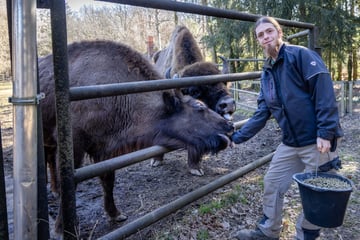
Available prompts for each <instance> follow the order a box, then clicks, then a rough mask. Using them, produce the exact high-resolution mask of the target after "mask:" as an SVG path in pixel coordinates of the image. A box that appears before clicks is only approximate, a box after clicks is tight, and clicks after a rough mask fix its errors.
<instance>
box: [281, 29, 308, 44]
mask: <svg viewBox="0 0 360 240" xmlns="http://www.w3.org/2000/svg"><path fill="white" fill-rule="evenodd" d="M309 34H310V31H309V30H304V31H301V32H298V33H295V34H292V35H290V36H287V37H286V39H287V40H288V41H289V40H291V39H293V38H298V37H304V36H309Z"/></svg>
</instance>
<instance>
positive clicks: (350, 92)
mask: <svg viewBox="0 0 360 240" xmlns="http://www.w3.org/2000/svg"><path fill="white" fill-rule="evenodd" d="M348 91H349V94H348V96H349V97H348V113H349V114H350V116H351V115H352V110H353V105H352V104H353V81H349V90H348Z"/></svg>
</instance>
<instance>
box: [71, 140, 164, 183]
mask: <svg viewBox="0 0 360 240" xmlns="http://www.w3.org/2000/svg"><path fill="white" fill-rule="evenodd" d="M169 151H170V150H168V149H166V148H164V147H161V146H152V147H149V148H144V149H142V150H139V151H136V152H132V153H128V154H124V155H121V156H119V157H116V158H112V159H108V160H105V161H102V162H98V163H94V164H91V165H88V166H85V167H82V168H78V169H76V170H75V173H74V179H75V182H76V183H78V182H81V181H84V180H86V179H90V178H93V177H96V176H99V175H101V174H104V173H106V172H108V171H110V170H116V169H120V168H123V167H127V166H130V165H132V164H135V163H138V162H141V161H143V160H146V159H149V158H151V157H154V156H157V155H159V154H163V153H167V152H169Z"/></svg>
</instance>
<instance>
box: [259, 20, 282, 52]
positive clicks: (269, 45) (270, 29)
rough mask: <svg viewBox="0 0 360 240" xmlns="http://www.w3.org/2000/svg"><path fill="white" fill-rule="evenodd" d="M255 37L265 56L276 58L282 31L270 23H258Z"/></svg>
mask: <svg viewBox="0 0 360 240" xmlns="http://www.w3.org/2000/svg"><path fill="white" fill-rule="evenodd" d="M255 33H256V38H257V40H258V42H259V44H260V45H261V47H262V48H263V49H264V51H265V54H266V55H267V56H270V57H273V58H276V57H277V54H278V52H279V49H280V45H281V44H282V31H281V30H277V29H276V28H275V26H274V25H273V24H271V23H260V24H259V25H258V26H257V27H256V29H255Z"/></svg>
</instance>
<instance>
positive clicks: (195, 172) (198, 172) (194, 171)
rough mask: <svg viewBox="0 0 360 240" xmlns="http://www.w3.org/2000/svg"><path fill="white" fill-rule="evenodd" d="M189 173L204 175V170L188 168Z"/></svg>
mask: <svg viewBox="0 0 360 240" xmlns="http://www.w3.org/2000/svg"><path fill="white" fill-rule="evenodd" d="M190 173H191V174H192V175H195V176H200V177H201V176H204V171H203V170H202V169H193V168H192V169H190Z"/></svg>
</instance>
